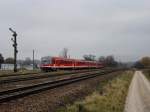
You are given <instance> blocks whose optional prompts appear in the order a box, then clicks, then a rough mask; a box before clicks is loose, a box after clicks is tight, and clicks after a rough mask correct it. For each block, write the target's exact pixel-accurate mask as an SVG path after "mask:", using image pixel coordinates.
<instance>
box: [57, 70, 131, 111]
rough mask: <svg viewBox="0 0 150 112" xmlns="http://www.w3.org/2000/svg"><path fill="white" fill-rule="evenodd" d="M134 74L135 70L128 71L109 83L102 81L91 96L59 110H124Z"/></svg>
mask: <svg viewBox="0 0 150 112" xmlns="http://www.w3.org/2000/svg"><path fill="white" fill-rule="evenodd" d="M132 76H133V72H131V71H128V72H124V73H123V74H122V75H119V76H117V77H115V78H114V79H112V80H109V81H107V83H106V82H104V83H103V84H102V85H101V83H100V84H99V86H97V89H96V90H95V92H93V93H92V94H91V95H90V96H87V97H86V98H85V99H84V100H82V101H77V102H75V103H74V104H73V105H68V106H66V107H65V108H61V109H59V110H58V112H123V109H124V104H125V99H126V96H127V92H128V87H129V85H130V82H131V79H132Z"/></svg>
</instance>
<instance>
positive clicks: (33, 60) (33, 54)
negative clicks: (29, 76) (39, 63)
mask: <svg viewBox="0 0 150 112" xmlns="http://www.w3.org/2000/svg"><path fill="white" fill-rule="evenodd" d="M33 70H34V50H33Z"/></svg>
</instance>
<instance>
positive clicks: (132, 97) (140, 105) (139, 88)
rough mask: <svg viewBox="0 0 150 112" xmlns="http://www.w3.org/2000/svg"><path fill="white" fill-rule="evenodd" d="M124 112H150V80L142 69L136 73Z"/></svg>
mask: <svg viewBox="0 0 150 112" xmlns="http://www.w3.org/2000/svg"><path fill="white" fill-rule="evenodd" d="M124 112H150V82H149V81H148V79H146V77H145V76H144V75H143V73H142V72H141V71H136V72H135V74H134V77H133V79H132V82H131V85H130V88H129V93H128V96H127V99H126V105H125V109H124Z"/></svg>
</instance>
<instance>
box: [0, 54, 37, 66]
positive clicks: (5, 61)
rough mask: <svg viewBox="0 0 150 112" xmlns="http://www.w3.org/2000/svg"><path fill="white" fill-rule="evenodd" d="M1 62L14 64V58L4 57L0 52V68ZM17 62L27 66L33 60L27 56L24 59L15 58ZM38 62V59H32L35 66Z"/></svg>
mask: <svg viewBox="0 0 150 112" xmlns="http://www.w3.org/2000/svg"><path fill="white" fill-rule="evenodd" d="M2 64H14V58H12V57H8V58H6V59H4V57H3V55H2V54H0V69H1V65H2ZM17 64H20V65H21V66H26V65H27V66H28V65H32V64H33V60H32V59H31V58H29V57H27V58H25V60H17ZM38 64H40V60H34V65H35V67H36V66H37V65H38Z"/></svg>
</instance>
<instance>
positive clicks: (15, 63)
mask: <svg viewBox="0 0 150 112" xmlns="http://www.w3.org/2000/svg"><path fill="white" fill-rule="evenodd" d="M9 30H10V31H11V32H12V33H13V34H12V36H13V37H14V38H11V40H12V41H13V47H14V72H17V53H18V50H17V33H16V31H14V30H12V29H11V28H9Z"/></svg>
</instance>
